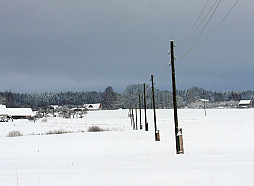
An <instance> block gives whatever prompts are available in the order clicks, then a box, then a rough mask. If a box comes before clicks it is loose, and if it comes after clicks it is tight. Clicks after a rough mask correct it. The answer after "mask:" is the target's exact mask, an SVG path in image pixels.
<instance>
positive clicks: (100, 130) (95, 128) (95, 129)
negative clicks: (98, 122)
mask: <svg viewBox="0 0 254 186" xmlns="http://www.w3.org/2000/svg"><path fill="white" fill-rule="evenodd" d="M87 131H88V132H102V131H105V129H102V128H100V127H98V126H91V127H89V128H88V130H87Z"/></svg>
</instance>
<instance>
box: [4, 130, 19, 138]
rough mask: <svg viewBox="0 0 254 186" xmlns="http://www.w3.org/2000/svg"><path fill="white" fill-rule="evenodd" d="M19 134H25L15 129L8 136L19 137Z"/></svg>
mask: <svg viewBox="0 0 254 186" xmlns="http://www.w3.org/2000/svg"><path fill="white" fill-rule="evenodd" d="M17 136H23V134H22V133H21V132H20V131H17V130H14V131H11V132H9V134H8V135H7V136H6V137H17Z"/></svg>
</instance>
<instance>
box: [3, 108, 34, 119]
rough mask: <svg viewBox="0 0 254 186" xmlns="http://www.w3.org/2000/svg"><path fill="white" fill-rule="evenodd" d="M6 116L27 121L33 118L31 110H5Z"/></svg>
mask: <svg viewBox="0 0 254 186" xmlns="http://www.w3.org/2000/svg"><path fill="white" fill-rule="evenodd" d="M6 109H7V113H8V116H9V117H11V118H13V119H29V118H31V117H32V116H34V113H33V111H32V109H31V108H6Z"/></svg>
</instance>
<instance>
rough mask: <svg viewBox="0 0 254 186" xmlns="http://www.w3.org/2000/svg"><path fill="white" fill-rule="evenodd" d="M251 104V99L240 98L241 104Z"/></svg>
mask: <svg viewBox="0 0 254 186" xmlns="http://www.w3.org/2000/svg"><path fill="white" fill-rule="evenodd" d="M249 104H251V100H240V102H239V105H249Z"/></svg>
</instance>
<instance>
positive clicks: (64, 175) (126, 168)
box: [0, 109, 254, 186]
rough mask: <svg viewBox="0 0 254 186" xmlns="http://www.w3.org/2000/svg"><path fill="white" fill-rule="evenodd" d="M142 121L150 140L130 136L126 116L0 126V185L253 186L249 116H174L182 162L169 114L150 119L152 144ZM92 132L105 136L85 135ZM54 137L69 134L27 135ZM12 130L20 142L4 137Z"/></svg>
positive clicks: (229, 112) (140, 134)
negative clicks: (18, 134) (156, 133)
mask: <svg viewBox="0 0 254 186" xmlns="http://www.w3.org/2000/svg"><path fill="white" fill-rule="evenodd" d="M142 113H143V112H142ZM147 115H148V123H149V132H145V131H143V130H142V131H140V130H137V131H133V130H132V127H131V126H130V124H131V122H130V119H129V118H128V110H117V111H104V110H101V111H92V112H88V114H87V115H86V116H85V117H84V118H82V119H81V118H79V119H61V118H53V117H51V118H47V121H45V120H44V122H43V121H42V120H39V121H36V122H33V121H28V120H14V122H8V123H0V185H4V186H8V185H20V186H21V185H26V186H30V185H47V186H48V185H54V186H55V185H89V186H90V185H97V186H101V185H106V186H112V185H117V186H119V185H121V186H122V185H123V186H136V185H137V186H141V185H146V186H150V185H151V186H152V185H153V186H154V185H156V186H160V185H163V186H164V185H195V186H196V185H233V186H234V185H253V172H254V145H253V143H254V136H253V133H254V120H253V119H254V118H253V116H254V109H209V110H207V116H204V111H203V110H202V109H200V110H198V109H197V110H188V109H183V110H179V111H178V116H179V127H180V128H182V129H183V140H184V154H181V155H176V154H175V140H174V122H173V110H157V111H156V115H157V128H158V130H159V131H160V139H161V141H157V142H155V139H154V138H155V136H154V123H153V112H152V110H148V111H147ZM138 121H139V118H138ZM142 122H143V123H144V118H142ZM138 124H139V123H138ZM92 125H97V126H100V127H102V128H104V129H107V130H108V131H105V132H94V133H92V132H86V131H87V129H88V127H89V126H92ZM58 129H64V130H66V131H71V132H75V133H68V134H55V135H31V134H38V133H40V134H44V133H46V132H48V131H49V130H58ZM13 130H18V131H20V132H21V133H22V134H23V135H24V136H21V137H12V138H11V137H6V135H7V134H8V132H10V131H13ZM81 131H82V132H81ZM83 131H85V132H83Z"/></svg>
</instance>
